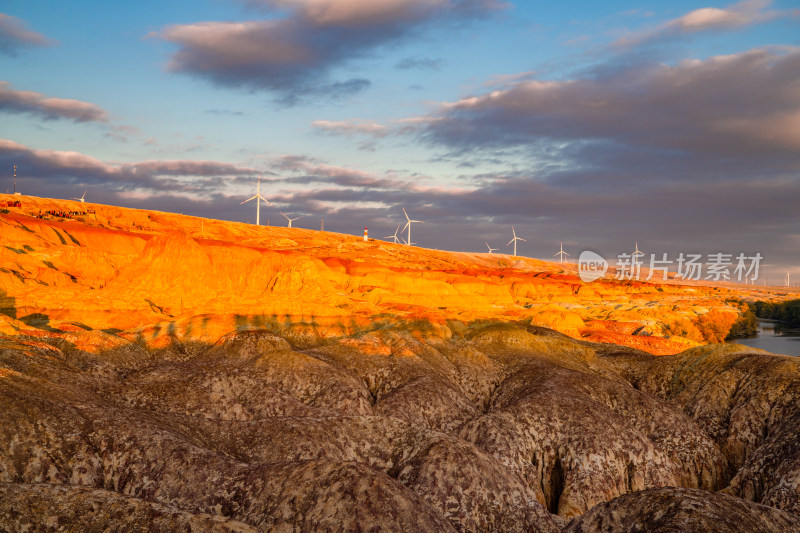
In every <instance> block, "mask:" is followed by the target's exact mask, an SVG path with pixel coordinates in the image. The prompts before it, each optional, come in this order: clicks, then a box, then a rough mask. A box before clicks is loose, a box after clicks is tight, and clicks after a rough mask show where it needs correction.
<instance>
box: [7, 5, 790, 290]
mask: <svg viewBox="0 0 800 533" xmlns="http://www.w3.org/2000/svg"><path fill="white" fill-rule="evenodd" d="M2 10H3V11H2V12H0V68H1V69H2V72H3V73H4V75H3V76H2V77H0V113H2V117H3V120H2V122H0V179H2V180H3V181H6V180H7V181H6V183H7V185H6V187H2V186H0V187H2V189H8V190H11V189H12V171H13V166H14V165H15V164H16V165H17V166H18V169H17V190H18V191H21V192H23V191H24V192H27V193H30V194H32V195H36V196H42V197H55V198H64V199H70V198H72V197H79V196H80V195H81V194H82V193H83V191H84V190H87V189H88V193H87V200H89V201H91V200H95V201H96V202H97V203H102V204H106V205H116V206H121V207H132V208H142V209H151V210H158V211H164V212H172V213H185V214H190V215H193V216H201V217H204V218H211V219H217V220H226V221H237V222H250V223H252V222H254V221H255V213H253V212H252V211H253V210H252V209H248V207H249V206H247V205H246V206H241V205H239V204H240V202H241V201H242V200H245V199H246V198H248V197H250V196H252V194H253V193H254V191H255V184H256V179H257V178H258V176H262V189H261V190H262V194H263V195H264V196H265V197H266V198H267V199H269V200H270V202H272V203H273V204H274V206H275V207H273V208H269V207H267V208H266V210H265V209H263V208H262V211H264V212H262V213H261V215H262V221H265V220H266V219H267V218H270V217H271V218H273V221H272V222H273V223H274V222H275V220H277V219H275V218H274V217H280V220H281V221H284V220H285V219H283V217H282V216H281V215H280V213H279V210H280V211H283V212H284V213H287V214H289V215H290V216H292V217H295V216H297V217H300V216H302V217H303V218H300V219H299V220H298V221H297V222H296V223H294V225H297V226H300V227H302V226H311V227H314V226H316V227H319V226H318V222H319V219H320V218H325V227H326V230H328V229H329V230H330V231H335V232H339V233H345V234H358V232H359V231H360V229H363V226H364V225H368V226H370V231H371V233H372V232H373V231H374V232H375V234H376V235H381V236H382V235H389V234H391V233H392V232H393V231H394V228H395V227H396V225H397V224H398V223H399V224H404V223H405V219H404V216H403V212H402V209H403V208H405V209H406V210H407V211H408V213H409V215H410V216H411V217H412V218H416V219H420V220H423V221H425V224H424V225H420V226H419V227H416V226H415V227H414V230H413V231H414V240H415V241H417V243H418V245H420V246H423V247H427V248H431V249H436V248H447V249H451V250H453V251H458V250H462V249H465V250H469V251H471V253H482V252H483V251H485V245H484V242H488V243H489V245H491V246H492V247H493V248H495V247H497V248H499V252H500V253H503V252H508V251H510V250H511V248H510V247H505V246H504V245H505V243H506V242H508V240H509V238H510V233H511V231H510V228H511V226H512V225H514V227H515V228H516V230H517V232H518V234H519V235H520V236H521V237H524V238H525V239H527V242H521V243H519V249H518V252H519V253H520V254H523V255H526V256H529V257H533V256H539V257H545V258H547V256H548V255H550V254H552V253H555V252H556V251H558V248H559V243H560V242H562V241H563V242H564V246H565V250H566V251H567V252H568V253H570V254H571V255H572V256H573V257H572V258H573V259H574V258H575V256H576V255H577V254H578V253H580V251H581V250H592V251H595V252H597V253H600V254H602V255H604V256H606V257H608V256H614V255H615V254H618V253H621V252H622V251H625V250H627V249H628V248H630V247H631V244H632V243H634V242H635V241H637V240H638V241H639V242H640V243H646V244H642V249H643V250H644V251H646V252H647V253H668V254H669V255H670V257H672V256H677V254H679V253H681V252H686V253H699V254H703V255H707V254H714V253H720V252H722V253H727V254H732V255H733V256H734V257H735V256H736V255H737V254H739V253H743V254H746V255H748V256H752V255H754V254H756V253H760V254H761V255H762V256H763V258H764V259H763V263H762V268H763V269H764V275H765V276H768V277H769V278H771V279H774V278H779V277H780V276H781V275H783V273H785V272H786V271H789V272H791V276H792V277H793V278H796V279H797V280H798V282H800V209H797V206H798V205H800V130H798V117H800V97H798V95H797V94H796V92H792V91H787V90H785V88H786V87H792V86H794V85H796V84H799V83H800V37H798V35H800V32H798V28H799V27H800V9H798V8H797V6H796V3H793V2H790V1H788V0H775V1H770V0H748V1H744V2H738V3H737V2H712V3H709V2H698V1H688V0H680V1H678V2H651V3H648V4H642V3H637V2H631V1H625V0H618V1H615V2H611V3H605V4H602V5H601V4H598V3H594V2H582V3H578V4H574V5H569V6H561V5H533V4H532V3H526V2H507V1H503V0H453V1H450V2H440V1H438V0H412V1H409V2H404V3H397V2H393V1H390V0H376V1H375V2H371V3H369V4H368V5H367V4H359V3H353V2H345V1H342V0H288V1H281V2H277V1H274V0H253V1H247V2H243V1H241V0H221V1H220V0H201V1H199V2H198V1H193V2H190V1H189V0H176V1H175V2H170V3H169V4H168V5H162V4H156V3H144V4H139V5H133V4H125V3H123V4H114V5H112V6H109V5H107V4H100V3H99V2H81V3H79V4H76V5H70V4H63V3H59V2H53V1H48V0H45V1H42V2H10V3H8V5H6V6H4V7H3V8H2ZM251 204H252V202H251ZM272 209H274V213H273V212H272ZM309 219H311V220H313V221H314V222H313V223H312V222H311V220H309ZM373 228H374V229H373ZM550 250H552V252H550ZM544 260H548V259H544ZM773 286H780V285H773Z"/></svg>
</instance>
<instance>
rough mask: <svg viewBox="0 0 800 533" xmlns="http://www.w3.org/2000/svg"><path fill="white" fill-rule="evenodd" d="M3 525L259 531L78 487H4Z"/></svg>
mask: <svg viewBox="0 0 800 533" xmlns="http://www.w3.org/2000/svg"><path fill="white" fill-rule="evenodd" d="M0 524H2V526H3V529H4V530H7V531H70V530H74V526H75V524H81V530H83V531H212V532H215V533H223V532H236V533H255V532H257V531H258V529H256V528H254V527H252V526H249V525H247V524H245V523H242V522H237V521H235V520H228V519H226V518H222V517H220V516H218V515H210V514H205V513H188V512H185V511H179V510H177V509H175V508H173V507H170V506H168V505H163V504H158V503H153V502H147V501H144V500H140V499H138V498H129V497H125V496H122V495H120V494H118V493H116V492H112V491H107V490H98V489H92V488H89V487H79V486H74V485H48V484H43V483H36V484H24V483H0Z"/></svg>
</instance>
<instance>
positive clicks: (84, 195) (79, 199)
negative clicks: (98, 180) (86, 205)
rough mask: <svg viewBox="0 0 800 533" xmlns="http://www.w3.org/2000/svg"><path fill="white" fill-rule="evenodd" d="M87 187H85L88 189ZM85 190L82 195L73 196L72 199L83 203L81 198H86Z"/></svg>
mask: <svg viewBox="0 0 800 533" xmlns="http://www.w3.org/2000/svg"><path fill="white" fill-rule="evenodd" d="M88 190H89V189H86V191H88ZM86 191H83V196H81V197H80V198H73V200H78V201H79V202H80V203H83V199H84V198H86Z"/></svg>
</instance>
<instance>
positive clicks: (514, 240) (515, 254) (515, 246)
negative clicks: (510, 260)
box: [506, 226, 527, 257]
mask: <svg viewBox="0 0 800 533" xmlns="http://www.w3.org/2000/svg"><path fill="white" fill-rule="evenodd" d="M511 233H513V234H514V238H513V239H511V240H510V241H508V244H506V246H510V245H511V243H512V242H513V243H514V257H516V256H517V241H523V242H527V241H526V240H525V239H523V238H522V237H517V232H516V230H514V226H511Z"/></svg>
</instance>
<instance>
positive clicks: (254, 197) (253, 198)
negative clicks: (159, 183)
mask: <svg viewBox="0 0 800 533" xmlns="http://www.w3.org/2000/svg"><path fill="white" fill-rule="evenodd" d="M256 198H258V196H253V197H252V198H248V199H247V200H245V201H244V202H242V204H246V203H247V202H249V201H250V200H255V199H256ZM239 205H241V204H239Z"/></svg>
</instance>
